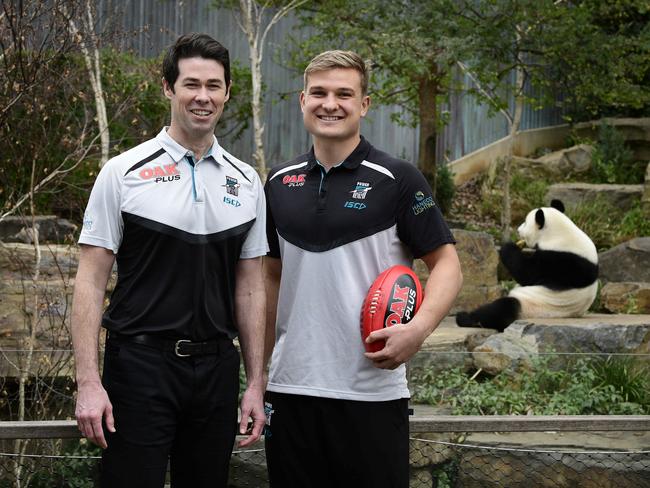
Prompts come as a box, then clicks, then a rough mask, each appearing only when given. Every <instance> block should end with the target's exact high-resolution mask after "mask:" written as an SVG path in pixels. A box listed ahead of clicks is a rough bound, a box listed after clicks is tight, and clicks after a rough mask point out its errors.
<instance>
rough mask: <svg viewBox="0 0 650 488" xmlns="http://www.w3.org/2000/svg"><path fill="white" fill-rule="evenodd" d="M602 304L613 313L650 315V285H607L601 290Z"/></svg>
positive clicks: (624, 283)
mask: <svg viewBox="0 0 650 488" xmlns="http://www.w3.org/2000/svg"><path fill="white" fill-rule="evenodd" d="M600 302H601V304H602V306H603V307H605V309H607V310H609V311H610V312H613V313H644V314H650V283H634V282H622V283H616V282H610V283H607V284H606V285H605V286H603V288H602V289H601V290H600Z"/></svg>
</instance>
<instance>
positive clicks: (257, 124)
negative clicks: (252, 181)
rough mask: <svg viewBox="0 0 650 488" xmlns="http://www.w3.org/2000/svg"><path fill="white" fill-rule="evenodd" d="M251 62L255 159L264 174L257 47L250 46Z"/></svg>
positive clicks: (260, 68)
mask: <svg viewBox="0 0 650 488" xmlns="http://www.w3.org/2000/svg"><path fill="white" fill-rule="evenodd" d="M250 48H251V49H250V60H251V67H252V70H251V82H252V84H253V99H252V100H251V107H252V109H253V137H254V142H255V152H254V153H253V159H254V160H255V166H256V168H257V171H258V173H260V174H263V172H264V171H265V170H266V157H265V155H264V107H263V105H262V104H263V101H262V62H261V58H260V56H259V54H258V51H257V46H256V45H255V46H253V45H251V46H250Z"/></svg>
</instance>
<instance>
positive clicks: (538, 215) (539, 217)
mask: <svg viewBox="0 0 650 488" xmlns="http://www.w3.org/2000/svg"><path fill="white" fill-rule="evenodd" d="M535 222H537V226H538V227H539V228H540V229H541V228H542V227H544V210H542V209H541V208H538V209H537V212H535Z"/></svg>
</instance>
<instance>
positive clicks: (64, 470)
mask: <svg viewBox="0 0 650 488" xmlns="http://www.w3.org/2000/svg"><path fill="white" fill-rule="evenodd" d="M57 454H59V453H57ZM61 454H62V455H64V456H69V457H68V458H64V459H60V460H57V461H56V462H54V463H51V464H49V465H47V467H45V468H42V469H40V470H38V471H37V472H36V473H35V474H34V477H33V478H32V480H31V482H30V484H29V486H30V487H32V488H52V487H60V488H92V487H94V486H97V483H98V479H99V459H94V457H97V456H101V449H100V448H99V447H97V446H94V445H92V444H90V443H88V442H86V440H85V439H83V440H80V441H71V442H69V443H67V445H66V446H65V447H64V449H63V451H62V453H61Z"/></svg>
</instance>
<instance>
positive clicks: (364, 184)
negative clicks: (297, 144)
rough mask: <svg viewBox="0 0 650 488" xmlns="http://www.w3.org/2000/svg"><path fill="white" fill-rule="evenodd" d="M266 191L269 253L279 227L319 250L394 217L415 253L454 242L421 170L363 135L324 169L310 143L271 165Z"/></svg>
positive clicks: (367, 232) (390, 222)
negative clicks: (338, 160) (345, 155)
mask: <svg viewBox="0 0 650 488" xmlns="http://www.w3.org/2000/svg"><path fill="white" fill-rule="evenodd" d="M265 191H266V197H267V206H268V213H267V219H268V222H269V225H268V226H267V230H268V232H267V238H268V240H269V245H270V248H271V251H270V253H269V255H270V256H273V257H280V251H279V246H278V234H279V236H280V237H282V238H283V239H285V240H286V241H288V242H289V243H291V244H293V245H295V246H297V247H299V248H301V249H304V250H307V251H311V252H323V251H328V250H330V249H334V248H336V247H339V246H343V245H345V244H348V243H350V242H353V241H356V240H359V239H363V238H365V237H369V236H371V235H373V234H376V233H377V232H380V231H382V230H386V229H388V228H390V227H392V226H393V225H397V228H398V233H399V237H400V240H402V241H403V242H404V243H405V244H406V245H407V246H408V247H409V248H410V249H411V252H412V253H413V255H414V256H415V257H420V256H422V255H424V254H426V253H428V252H430V251H432V250H434V249H436V248H437V247H439V246H440V245H442V244H445V243H450V242H454V239H453V236H452V234H451V232H450V231H449V228H448V227H447V225H446V223H445V222H444V219H443V218H442V215H441V213H440V211H439V209H438V207H437V205H435V202H434V201H433V199H432V197H431V189H430V187H429V185H428V183H427V182H426V180H425V178H424V176H423V175H422V173H421V172H420V171H419V170H418V169H417V168H416V167H414V166H413V165H412V164H410V163H408V162H406V161H403V160H400V159H397V158H393V157H391V156H390V155H388V154H386V153H384V152H382V151H378V150H377V149H375V148H374V147H372V146H371V145H370V144H369V143H368V142H367V141H366V140H365V139H363V138H362V140H361V142H360V143H359V145H358V146H357V148H356V149H355V150H354V151H353V152H352V154H351V155H350V156H349V157H348V158H347V159H346V160H345V161H344V162H343V163H342V164H340V165H338V166H335V167H333V168H331V169H330V170H329V171H328V172H326V171H325V169H324V168H323V167H322V166H320V165H319V164H318V163H317V162H316V160H315V158H314V154H313V149H312V150H311V151H310V152H309V153H307V154H303V155H301V156H299V157H298V158H296V159H294V160H293V161H290V162H288V163H285V164H283V165H280V166H277V167H275V168H273V170H272V171H271V173H269V177H268V180H267V183H266V186H265ZM274 209H275V210H276V211H275V212H274Z"/></svg>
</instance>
